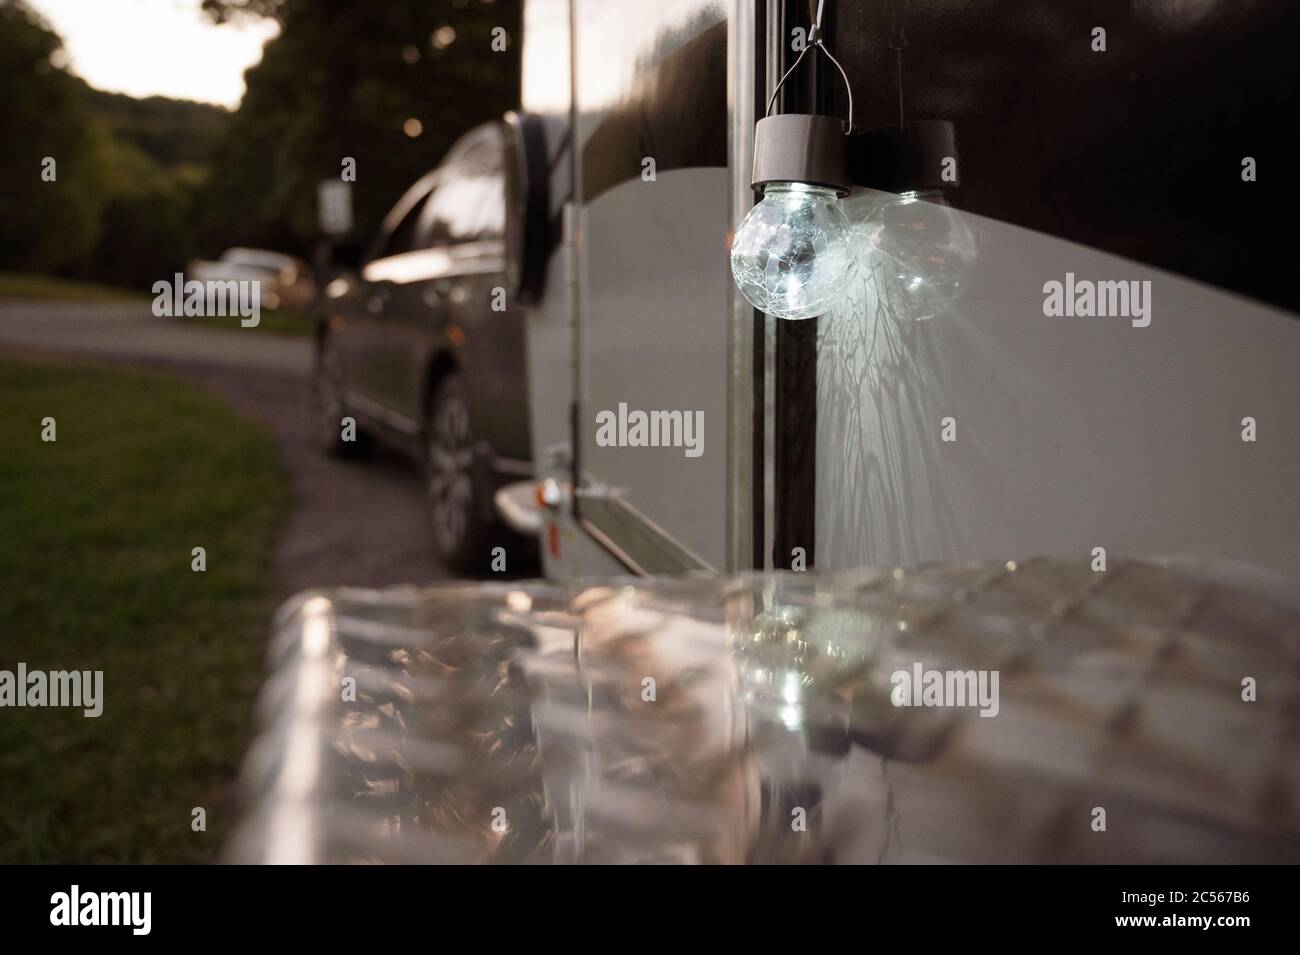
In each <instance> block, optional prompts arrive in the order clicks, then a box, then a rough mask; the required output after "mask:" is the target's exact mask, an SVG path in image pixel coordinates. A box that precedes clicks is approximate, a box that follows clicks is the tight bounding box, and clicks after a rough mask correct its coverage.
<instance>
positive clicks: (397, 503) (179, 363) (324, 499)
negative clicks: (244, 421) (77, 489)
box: [0, 300, 447, 596]
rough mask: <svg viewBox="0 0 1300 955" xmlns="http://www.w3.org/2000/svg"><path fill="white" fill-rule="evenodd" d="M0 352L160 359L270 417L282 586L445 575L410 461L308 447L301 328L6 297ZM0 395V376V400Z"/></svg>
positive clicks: (0, 389) (139, 361)
mask: <svg viewBox="0 0 1300 955" xmlns="http://www.w3.org/2000/svg"><path fill="white" fill-rule="evenodd" d="M199 321H201V320H199ZM0 354H4V355H11V356H14V357H20V356H23V355H26V356H30V357H49V356H76V357H85V358H88V359H91V360H94V361H96V362H102V363H109V364H115V365H128V366H134V367H151V368H161V369H165V370H168V371H172V372H175V373H179V374H181V375H183V376H185V377H187V378H189V379H191V380H193V381H195V382H196V383H198V384H199V385H201V386H202V387H205V388H208V389H210V390H211V391H213V392H215V393H216V394H218V395H220V396H221V397H223V398H224V399H226V400H227V401H228V402H229V403H230V404H231V405H232V406H234V407H235V408H236V409H237V410H238V411H240V412H241V413H243V414H245V415H247V416H248V417H250V418H253V419H255V420H257V421H260V422H262V423H263V424H265V425H266V426H267V427H268V428H270V429H271V431H272V433H273V434H274V435H275V437H276V439H277V441H278V443H279V448H280V456H281V460H282V462H283V464H284V466H285V469H286V471H287V472H288V474H289V476H290V481H291V484H292V489H293V493H294V499H295V502H296V505H295V508H294V510H293V512H292V514H291V515H290V517H289V520H288V523H287V526H286V527H285V529H284V532H283V534H282V536H281V539H280V542H279V545H278V547H277V552H276V557H275V566H276V572H277V576H278V578H279V583H280V590H281V593H282V594H284V595H286V596H287V595H288V594H291V593H295V592H297V591H299V590H303V589H306V588H308V587H312V586H328V585H334V584H352V585H357V586H384V585H388V584H398V583H425V582H429V581H432V580H437V579H441V578H444V577H446V576H447V573H446V571H444V570H443V569H442V568H441V567H440V566H439V565H438V563H437V561H436V560H435V558H434V557H433V542H432V539H431V537H430V535H429V531H428V529H427V522H426V521H425V520H424V519H423V518H424V515H425V504H424V495H423V489H422V486H421V483H420V480H419V477H418V475H417V473H416V471H415V468H414V467H413V466H412V465H411V464H410V463H409V462H407V461H406V460H405V459H402V458H400V457H397V456H394V455H388V454H384V453H382V452H381V453H377V454H376V455H375V456H374V457H372V458H369V459H366V460H360V461H341V460H336V459H334V458H330V457H327V456H326V455H324V454H321V453H320V452H319V451H317V450H316V447H315V445H314V443H313V439H312V430H311V404H310V393H309V381H310V373H311V361H312V356H311V341H310V339H308V338H306V337H302V338H297V337H291V336H282V335H275V334H271V333H267V332H261V331H259V330H258V329H256V328H250V329H242V328H241V329H222V330H217V329H204V328H201V327H193V326H192V325H188V324H187V325H182V324H180V323H178V322H177V321H176V320H174V319H166V318H155V317H154V316H153V315H152V313H151V312H150V310H149V303H148V301H147V300H146V301H142V302H140V303H134V302H132V303H122V304H118V303H114V304H99V303H65V302H34V303H25V302H4V303H0ZM3 396H4V383H3V382H2V381H0V403H2V402H3Z"/></svg>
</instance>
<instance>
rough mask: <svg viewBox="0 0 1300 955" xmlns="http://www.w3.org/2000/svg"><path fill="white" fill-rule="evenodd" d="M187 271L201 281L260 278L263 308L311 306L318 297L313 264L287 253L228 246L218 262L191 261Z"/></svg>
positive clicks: (258, 279) (301, 307) (253, 279)
mask: <svg viewBox="0 0 1300 955" xmlns="http://www.w3.org/2000/svg"><path fill="white" fill-rule="evenodd" d="M186 274H187V275H188V277H189V278H191V279H197V280H198V281H200V282H208V281H221V282H225V281H259V282H261V283H262V290H261V303H262V307H263V308H293V309H307V308H310V307H311V305H312V303H313V302H314V301H315V300H316V280H315V277H314V276H313V274H312V269H311V266H309V265H308V264H307V263H306V262H304V261H303V260H302V259H300V258H297V257H296V256H292V255H286V254H285V253H283V252H272V251H270V250H268V249H245V248H233V249H227V250H226V251H225V252H223V253H221V258H219V259H217V260H216V261H215V262H209V261H204V260H201V259H198V260H195V261H193V262H191V263H190V264H189V268H188V270H187V273H186Z"/></svg>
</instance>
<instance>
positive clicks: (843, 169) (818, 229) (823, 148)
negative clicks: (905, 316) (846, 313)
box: [731, 3, 857, 319]
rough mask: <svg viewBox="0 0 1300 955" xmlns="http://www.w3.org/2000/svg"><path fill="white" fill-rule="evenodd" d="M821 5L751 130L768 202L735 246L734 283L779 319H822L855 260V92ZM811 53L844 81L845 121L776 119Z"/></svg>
mask: <svg viewBox="0 0 1300 955" xmlns="http://www.w3.org/2000/svg"><path fill="white" fill-rule="evenodd" d="M821 12H822V11H821V4H820V3H819V4H818V8H817V16H816V21H815V22H814V24H813V28H812V31H811V32H810V34H809V42H808V45H807V46H806V47H805V48H804V49H803V51H802V52H801V53H800V54H799V57H798V59H796V60H795V61H794V64H793V65H792V66H791V67H790V69H789V70H787V71H786V73H785V76H782V77H781V80H780V82H778V83H777V84H776V88H775V89H773V91H772V96H771V98H769V99H768V102H767V113H768V115H767V116H765V117H764V118H763V119H761V120H759V121H758V124H757V125H756V126H755V127H754V175H753V179H752V185H753V187H754V188H755V189H761V190H762V192H763V198H762V200H761V201H760V202H759V203H758V205H756V206H754V208H752V209H750V210H749V213H748V214H747V215H746V216H745V218H744V219H743V220H742V221H741V223H740V226H739V227H738V228H737V229H736V235H735V238H734V239H733V240H732V243H731V277H732V278H733V279H734V280H735V282H736V287H737V288H738V289H740V293H741V294H742V295H744V296H745V298H746V300H748V302H749V303H750V304H751V305H753V306H754V307H755V308H756V309H758V310H759V311H761V312H766V313H767V314H769V315H776V316H778V317H780V318H788V319H801V318H812V317H814V316H816V315H822V314H824V313H826V312H827V311H829V310H830V308H831V306H832V305H833V304H834V303H835V301H836V300H837V299H838V298H839V296H840V295H841V294H842V293H843V292H844V289H845V287H846V286H847V285H848V283H849V279H850V278H851V277H852V275H853V271H854V262H855V261H856V259H857V256H856V255H855V254H854V251H853V247H852V236H853V230H852V228H851V227H850V225H849V220H848V218H847V217H846V216H845V215H844V211H843V210H842V209H841V208H840V197H841V196H845V195H848V192H849V186H848V183H849V177H848V150H847V146H846V142H845V136H846V134H847V133H848V132H849V131H850V130H851V129H852V128H853V90H852V88H851V87H849V81H848V77H847V76H846V75H845V74H844V69H843V67H841V66H840V64H839V62H838V61H837V60H836V59H835V57H833V56H831V54H830V51H829V50H827V49H826V46H825V44H824V43H823V42H822V38H821ZM809 49H817V50H820V51H821V52H822V53H824V54H825V55H826V57H827V59H829V60H830V61H831V62H832V63H834V64H835V66H836V68H837V69H839V71H840V75H841V76H842V77H844V85H845V87H847V88H848V94H849V119H848V122H847V123H844V122H841V121H840V120H838V119H835V118H833V117H830V116H813V115H807V114H801V113H789V114H785V115H780V116H772V115H771V112H772V105H773V104H774V103H775V102H776V96H777V93H778V92H779V91H780V89H781V86H782V84H783V83H785V80H786V77H788V76H789V75H790V74H791V73H793V72H794V70H795V67H797V66H798V65H799V63H800V62H801V61H802V60H803V58H804V54H806V53H807V52H808V50H809Z"/></svg>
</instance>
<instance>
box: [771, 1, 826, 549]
mask: <svg viewBox="0 0 1300 955" xmlns="http://www.w3.org/2000/svg"><path fill="white" fill-rule="evenodd" d="M807 6H808V5H807V4H806V3H803V2H800V0H787V3H786V4H785V19H786V23H788V24H798V25H800V26H803V27H804V28H805V29H807V28H808V27H809V26H810V25H811V22H812V21H811V20H810V19H809V18H808V11H807ZM783 36H784V37H785V38H787V42H785V43H783V59H784V60H786V61H787V62H793V61H792V60H791V59H790V57H791V55H792V54H791V50H790V45H789V42H788V39H789V37H790V31H789V30H786V31H785V32H784V33H783ZM811 60H812V64H813V65H809V58H808V57H805V59H804V65H803V66H801V67H800V68H799V70H798V71H796V73H795V74H794V75H792V76H791V77H790V78H789V79H788V80H786V85H785V86H784V87H783V88H782V94H781V95H782V100H783V103H782V108H783V109H784V110H785V111H786V112H792V111H793V112H804V113H816V112H819V110H818V109H817V106H818V99H819V93H818V90H819V86H820V84H818V83H817V71H818V70H819V69H820V68H821V57H820V56H817V57H811ZM784 69H788V66H787V65H785V64H784V63H783V70H784ZM818 321H819V319H816V318H810V319H806V320H804V321H778V322H777V328H776V396H775V398H776V450H775V458H776V460H775V461H774V462H773V466H774V467H775V469H776V471H775V492H776V502H775V505H776V506H775V510H776V527H775V528H774V533H773V538H772V551H773V553H772V565H773V566H774V567H779V568H780V567H784V568H788V567H790V564H791V556H792V552H793V550H794V548H796V547H801V548H803V551H804V555H805V560H806V562H807V563H806V566H807V568H808V569H809V570H811V569H812V567H813V566H814V563H815V560H816V554H817V551H816V530H817V323H818Z"/></svg>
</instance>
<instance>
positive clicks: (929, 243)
mask: <svg viewBox="0 0 1300 955" xmlns="http://www.w3.org/2000/svg"><path fill="white" fill-rule="evenodd" d="M855 231H856V232H857V240H858V248H859V249H860V250H861V251H862V252H863V254H864V255H865V256H866V261H867V265H868V267H869V268H870V270H871V271H872V272H873V273H874V275H875V276H876V280H877V285H878V291H879V295H880V298H881V301H882V302H883V303H884V304H885V305H886V307H887V308H888V309H889V311H890V313H891V314H893V315H895V316H896V317H898V318H900V319H903V320H907V321H924V320H926V319H929V318H934V317H936V316H939V315H943V314H945V313H946V312H948V311H949V310H950V309H951V308H952V306H953V305H954V304H955V303H956V302H957V300H958V299H959V298H960V297H961V295H962V293H963V292H964V291H965V288H966V286H967V284H968V282H969V280H970V274H971V271H972V269H973V267H974V264H975V259H976V256H977V254H978V244H977V241H976V237H975V233H974V230H972V229H971V226H970V223H969V222H968V221H967V219H966V217H965V216H963V215H962V214H961V213H960V212H959V211H957V210H956V209H953V208H951V207H950V206H949V205H948V202H947V200H946V199H945V198H944V196H943V194H942V193H940V192H937V191H934V192H923V193H922V192H904V193H902V194H901V195H898V196H891V197H889V198H888V199H887V200H886V201H884V202H881V203H880V204H878V205H877V206H875V208H874V209H873V210H872V212H871V213H870V215H868V216H867V217H866V219H865V220H864V221H863V222H862V223H861V224H859V225H858V226H857V227H856V230H855Z"/></svg>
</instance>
